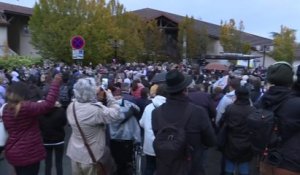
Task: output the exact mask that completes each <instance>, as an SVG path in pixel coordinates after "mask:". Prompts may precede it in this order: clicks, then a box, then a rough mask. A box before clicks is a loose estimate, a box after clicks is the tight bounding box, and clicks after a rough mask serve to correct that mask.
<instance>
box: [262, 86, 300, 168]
mask: <svg viewBox="0 0 300 175" xmlns="http://www.w3.org/2000/svg"><path fill="white" fill-rule="evenodd" d="M282 101H285V102H284V103H283V104H282V105H281V107H280V108H279V110H278V112H277V115H278V117H279V132H280V136H281V139H282V141H281V142H280V144H279V146H278V147H277V148H276V149H277V150H278V151H279V153H280V155H281V156H282V161H281V162H280V164H279V165H278V167H279V168H283V169H287V170H290V171H294V172H300V156H299V155H300V107H299V106H300V93H299V92H298V93H296V94H292V91H291V90H290V89H289V88H287V87H279V86H273V87H271V88H270V89H269V90H268V91H267V92H266V93H265V94H264V96H263V97H262V100H261V105H262V106H265V107H269V106H272V105H276V104H278V103H280V102H282Z"/></svg>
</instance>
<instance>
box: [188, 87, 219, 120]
mask: <svg viewBox="0 0 300 175" xmlns="http://www.w3.org/2000/svg"><path fill="white" fill-rule="evenodd" d="M188 97H189V99H190V101H191V102H192V103H193V104H195V105H198V106H202V107H203V108H204V109H206V111H207V113H208V116H209V118H210V119H211V120H212V121H214V119H215V118H216V107H215V106H214V101H213V99H212V97H211V96H210V95H209V94H208V93H205V92H201V91H196V90H190V91H189V93H188ZM213 123H215V122H213Z"/></svg>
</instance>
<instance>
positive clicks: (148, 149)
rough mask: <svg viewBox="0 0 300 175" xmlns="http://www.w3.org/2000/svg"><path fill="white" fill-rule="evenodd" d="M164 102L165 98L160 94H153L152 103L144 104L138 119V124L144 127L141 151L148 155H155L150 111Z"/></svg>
mask: <svg viewBox="0 0 300 175" xmlns="http://www.w3.org/2000/svg"><path fill="white" fill-rule="evenodd" d="M165 102H166V98H165V97H163V96H160V95H157V96H155V97H154V98H153V99H152V103H150V104H149V105H147V106H146V108H145V110H144V113H143V115H142V118H141V120H140V125H141V127H142V128H144V144H143V151H144V153H145V154H147V155H150V156H155V152H154V149H153V141H154V139H155V136H154V133H153V130H152V111H153V110H154V109H155V108H157V107H159V106H160V105H162V104H164V103H165Z"/></svg>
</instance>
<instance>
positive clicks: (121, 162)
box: [110, 140, 133, 175]
mask: <svg viewBox="0 0 300 175" xmlns="http://www.w3.org/2000/svg"><path fill="white" fill-rule="evenodd" d="M110 150H111V154H112V156H113V158H114V159H115V162H116V164H117V175H132V174H133V167H132V162H133V141H131V140H111V141H110Z"/></svg>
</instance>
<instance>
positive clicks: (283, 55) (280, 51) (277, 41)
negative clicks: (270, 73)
mask: <svg viewBox="0 0 300 175" xmlns="http://www.w3.org/2000/svg"><path fill="white" fill-rule="evenodd" d="M273 38H274V51H273V54H272V55H273V58H274V59H275V60H276V61H286V62H288V63H291V64H292V63H293V62H294V59H295V48H296V36H295V30H292V29H289V28H288V27H285V26H281V30H280V33H273Z"/></svg>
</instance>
